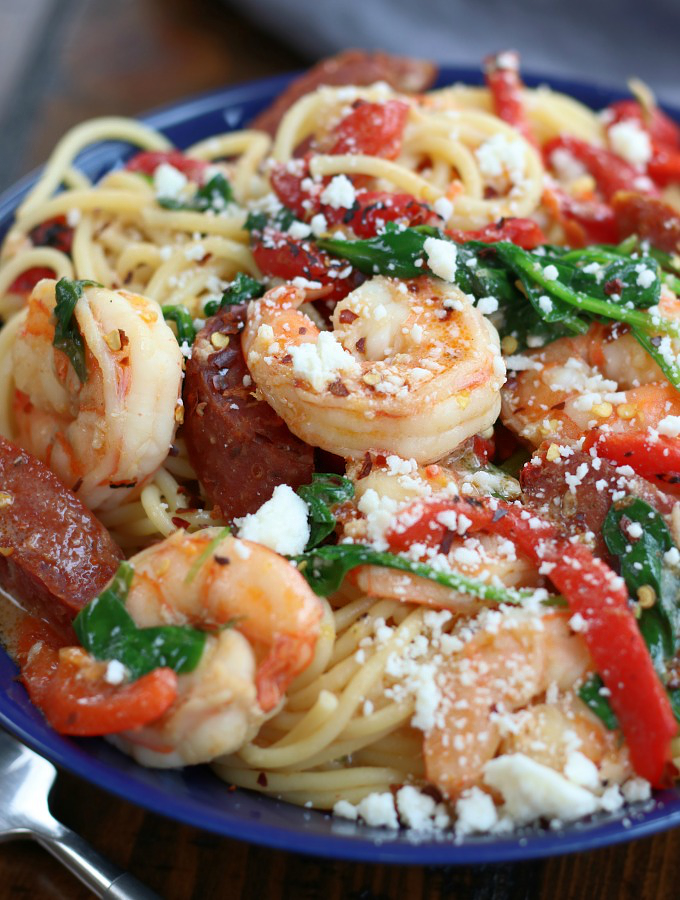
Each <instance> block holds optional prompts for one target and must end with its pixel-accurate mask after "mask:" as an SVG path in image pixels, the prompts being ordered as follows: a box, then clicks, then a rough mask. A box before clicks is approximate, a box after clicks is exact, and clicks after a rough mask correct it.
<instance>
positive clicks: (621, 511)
mask: <svg viewBox="0 0 680 900" xmlns="http://www.w3.org/2000/svg"><path fill="white" fill-rule="evenodd" d="M631 526H632V529H633V531H634V535H635V536H631V534H630V530H631ZM638 532H641V533H640V534H639V536H638ZM602 535H603V537H604V540H605V543H606V545H607V549H608V550H609V552H610V553H611V554H612V555H614V556H616V557H617V558H618V560H619V564H620V567H621V575H622V576H623V579H624V581H625V582H626V586H627V587H628V590H629V591H630V594H631V596H632V597H636V596H638V591H639V590H640V588H643V587H646V586H648V587H650V588H652V590H653V591H654V595H655V600H654V603H653V605H652V606H649V607H647V608H643V609H641V612H640V618H639V626H640V631H641V632H642V635H643V637H644V639H645V642H646V643H647V646H648V648H649V652H650V655H651V657H652V661H653V662H654V666H655V668H656V670H657V671H658V672H659V674H660V675H661V676H662V677H663V676H664V675H665V674H666V666H665V663H666V660H668V659H670V658H672V657H673V656H674V655H675V653H676V651H677V649H678V646H679V645H680V575H679V574H678V572H677V571H676V570H675V569H674V568H673V567H671V566H670V565H668V563H666V562H665V559H664V554H665V553H667V551H668V550H670V549H671V548H672V547H674V546H675V545H674V543H673V538H672V536H671V533H670V530H669V528H668V526H667V525H666V522H665V521H664V519H663V517H662V516H661V515H660V514H659V513H658V512H657V511H656V510H655V509H653V508H652V507H651V506H650V505H649V504H648V503H646V502H645V501H644V500H640V499H639V498H637V497H626V498H624V499H623V500H621V501H619V502H617V503H614V504H613V505H612V506H611V508H610V510H609V512H608V513H607V517H606V519H605V521H604V525H603V526H602Z"/></svg>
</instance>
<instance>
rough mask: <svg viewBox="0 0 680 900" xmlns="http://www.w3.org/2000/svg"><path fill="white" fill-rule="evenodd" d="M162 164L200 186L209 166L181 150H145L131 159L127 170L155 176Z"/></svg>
mask: <svg viewBox="0 0 680 900" xmlns="http://www.w3.org/2000/svg"><path fill="white" fill-rule="evenodd" d="M161 163H167V164H168V165H169V166H172V167H173V168H174V169H178V170H179V171H180V172H182V173H183V174H184V175H186V176H187V178H188V179H189V180H190V181H195V182H197V183H199V184H200V182H201V181H202V178H203V173H204V172H205V170H206V168H207V166H208V163H207V162H205V161H204V160H202V159H192V158H191V157H190V156H185V155H184V153H182V152H180V151H179V150H143V151H142V152H141V153H137V154H135V155H134V156H133V157H132V158H131V159H129V160H128V161H127V163H126V164H125V168H126V169H127V170H128V171H130V172H139V173H140V174H141V175H153V173H154V172H155V171H156V169H157V168H158V166H160V165H161Z"/></svg>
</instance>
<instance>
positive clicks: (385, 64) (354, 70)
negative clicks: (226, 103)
mask: <svg viewBox="0 0 680 900" xmlns="http://www.w3.org/2000/svg"><path fill="white" fill-rule="evenodd" d="M436 77H437V67H436V66H435V65H434V63H431V62H426V61H425V60H422V59H411V58H410V57H408V56H391V55H390V54H389V53H380V52H376V53H368V52H367V51H365V50H345V51H344V52H343V53H339V54H338V55H337V56H331V57H330V58H329V59H323V60H321V62H319V63H317V64H316V65H315V66H312V68H311V69H309V71H307V72H305V73H304V74H303V75H300V77H299V78H296V79H295V80H294V81H293V82H291V84H289V85H288V87H287V88H286V90H285V91H284V92H283V93H282V94H281V95H280V96H279V97H277V99H276V100H275V101H274V102H273V103H272V105H271V106H269V107H267V109H265V110H264V111H263V112H261V113H260V114H259V115H258V116H257V117H256V118H255V119H254V120H253V122H252V123H251V127H252V128H259V129H260V130H261V131H266V132H268V133H269V134H271V135H273V134H274V133H275V131H276V129H277V128H278V127H279V122H280V121H281V119H282V118H283V117H284V115H285V114H286V112H287V111H288V110H289V109H290V107H291V106H292V105H293V104H294V103H295V101H296V100H299V99H300V97H302V96H304V95H305V94H308V93H309V92H310V91H313V90H315V89H316V88H317V87H319V85H322V84H327V85H331V86H340V85H343V84H355V85H358V86H366V85H369V84H375V82H376V81H386V82H387V84H389V85H390V86H391V87H393V88H394V89H395V90H397V91H401V92H402V93H405V94H417V93H420V92H421V91H425V90H427V88H429V87H431V85H432V84H433V83H434V81H435V79H436Z"/></svg>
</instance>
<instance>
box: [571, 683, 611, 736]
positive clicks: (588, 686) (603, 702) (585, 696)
mask: <svg viewBox="0 0 680 900" xmlns="http://www.w3.org/2000/svg"><path fill="white" fill-rule="evenodd" d="M602 688H604V682H603V681H602V679H601V678H600V676H599V675H591V676H590V678H589V679H588V680H587V681H586V682H585V684H583V685H582V686H581V687H580V688H579V692H578V695H579V697H580V698H581V700H583V702H584V703H585V704H586V706H589V707H590V709H592V711H593V712H594V713H595V715H596V716H597V717H598V718H600V719H601V720H602V721H603V723H604V725H605V727H606V728H608V729H609V730H610V731H616V729H617V728H618V727H619V720H618V719H617V718H616V715H615V713H614V710H613V709H612V708H611V705H610V703H609V700H607V697H606V696H605V695H603V694H602V693H601V691H602Z"/></svg>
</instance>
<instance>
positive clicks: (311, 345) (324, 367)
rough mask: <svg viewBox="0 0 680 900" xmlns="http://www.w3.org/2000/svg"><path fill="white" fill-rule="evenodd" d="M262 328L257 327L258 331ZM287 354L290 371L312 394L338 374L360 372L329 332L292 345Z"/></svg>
mask: <svg viewBox="0 0 680 900" xmlns="http://www.w3.org/2000/svg"><path fill="white" fill-rule="evenodd" d="M263 327H264V326H260V330H261V329H262V328H263ZM258 337H259V333H258ZM272 337H273V333H272ZM288 352H289V353H290V355H291V357H292V358H293V371H294V372H295V373H296V374H297V375H301V376H302V377H303V378H304V379H306V380H307V381H308V382H309V384H310V385H311V386H312V388H314V390H315V391H323V390H325V389H326V388H327V387H328V385H329V384H330V383H331V382H333V381H335V380H336V379H337V377H338V375H340V373H347V374H348V375H356V374H358V373H359V372H360V371H361V369H360V366H359V363H358V362H357V361H356V360H355V359H354V357H353V356H352V354H351V353H349V352H348V351H347V350H345V348H344V347H343V346H342V344H341V343H340V342H339V341H337V340H336V339H335V336H334V335H333V333H332V332H331V331H322V332H321V333H320V334H319V337H318V338H317V340H316V341H315V342H308V343H305V344H298V345H296V346H292V347H290V348H289V349H288Z"/></svg>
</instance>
